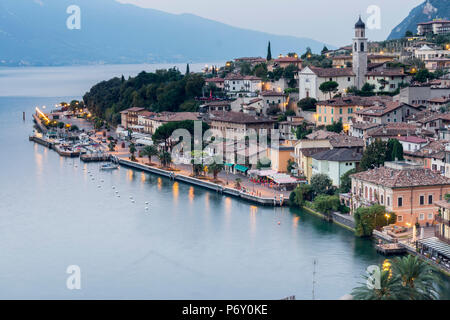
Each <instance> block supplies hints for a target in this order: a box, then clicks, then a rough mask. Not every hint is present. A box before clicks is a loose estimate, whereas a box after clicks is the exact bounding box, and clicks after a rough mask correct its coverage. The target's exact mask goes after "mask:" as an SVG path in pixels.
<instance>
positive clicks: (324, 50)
mask: <svg viewBox="0 0 450 320" xmlns="http://www.w3.org/2000/svg"><path fill="white" fill-rule="evenodd" d="M326 52H328V48H327V46H325V45H324V46H323V49H322V51H321V52H320V53H321V54H325V53H326Z"/></svg>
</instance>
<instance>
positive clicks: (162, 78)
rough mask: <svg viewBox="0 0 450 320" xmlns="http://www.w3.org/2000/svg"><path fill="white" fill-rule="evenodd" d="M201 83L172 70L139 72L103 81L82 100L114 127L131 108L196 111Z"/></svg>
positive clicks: (159, 110)
mask: <svg viewBox="0 0 450 320" xmlns="http://www.w3.org/2000/svg"><path fill="white" fill-rule="evenodd" d="M204 83H205V81H204V79H203V77H202V76H201V75H200V74H193V73H191V74H189V75H183V74H181V72H180V71H179V70H177V69H175V68H171V69H168V70H157V71H156V72H154V73H147V72H145V71H142V72H141V73H139V75H137V76H136V77H133V78H131V77H130V78H129V79H128V80H125V79H124V77H123V76H122V78H117V77H116V78H113V79H110V80H108V81H102V82H100V83H98V84H96V85H95V86H93V87H92V88H91V90H90V91H89V92H87V93H86V94H85V95H84V97H83V100H84V104H85V105H86V106H87V108H88V109H89V111H90V112H91V113H93V114H94V115H95V116H98V117H100V118H102V119H105V120H106V121H108V122H110V123H112V124H113V125H116V124H118V123H119V122H120V111H123V110H125V109H128V108H131V107H139V108H145V109H147V110H149V111H154V112H161V111H174V112H178V111H196V110H197V108H198V106H199V103H198V102H197V101H195V99H194V98H195V97H198V96H201V95H202V88H203V86H204Z"/></svg>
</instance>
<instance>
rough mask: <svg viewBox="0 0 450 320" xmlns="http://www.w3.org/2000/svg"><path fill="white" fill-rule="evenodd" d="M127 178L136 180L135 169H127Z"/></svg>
mask: <svg viewBox="0 0 450 320" xmlns="http://www.w3.org/2000/svg"><path fill="white" fill-rule="evenodd" d="M127 178H128V181H133V180H134V171H133V170H131V169H128V170H127Z"/></svg>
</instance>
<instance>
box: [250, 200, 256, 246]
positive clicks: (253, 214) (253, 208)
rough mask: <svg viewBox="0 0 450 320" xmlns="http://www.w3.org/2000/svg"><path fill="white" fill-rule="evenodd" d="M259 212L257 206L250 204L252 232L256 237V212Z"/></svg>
mask: <svg viewBox="0 0 450 320" xmlns="http://www.w3.org/2000/svg"><path fill="white" fill-rule="evenodd" d="M257 213H258V207H257V206H250V234H251V236H252V239H254V237H255V234H256V214H257Z"/></svg>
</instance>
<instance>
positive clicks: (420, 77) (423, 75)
mask: <svg viewBox="0 0 450 320" xmlns="http://www.w3.org/2000/svg"><path fill="white" fill-rule="evenodd" d="M429 79H433V74H432V73H431V72H430V71H428V70H427V69H420V70H419V71H418V72H417V73H416V75H415V76H414V80H416V81H418V82H421V83H424V82H427V81H428V80H429Z"/></svg>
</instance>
